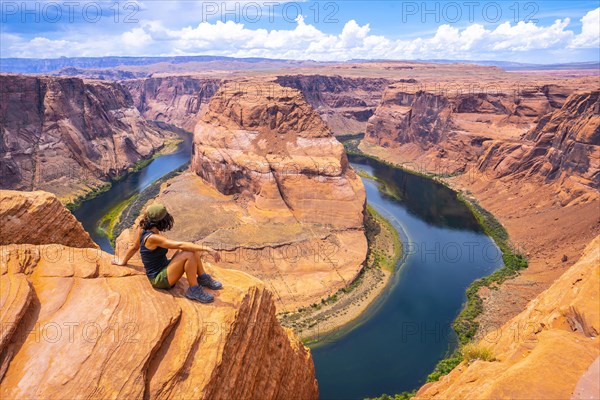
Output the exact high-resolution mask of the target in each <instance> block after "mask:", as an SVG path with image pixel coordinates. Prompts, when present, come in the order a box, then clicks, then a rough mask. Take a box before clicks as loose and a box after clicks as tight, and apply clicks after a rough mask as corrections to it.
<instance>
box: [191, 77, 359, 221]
mask: <svg viewBox="0 0 600 400" xmlns="http://www.w3.org/2000/svg"><path fill="white" fill-rule="evenodd" d="M192 169H193V170H194V171H195V172H196V173H197V174H198V175H199V176H201V177H202V178H203V179H204V180H206V181H207V182H209V183H210V184H211V185H212V186H214V187H215V188H217V189H218V190H219V191H220V192H221V193H224V194H245V193H249V194H251V195H252V196H254V200H255V204H256V208H257V210H258V211H261V210H264V211H265V212H269V213H272V212H276V213H279V214H281V215H282V216H291V217H293V219H295V220H297V221H298V222H307V223H319V224H323V225H331V226H333V227H335V228H346V229H348V228H354V229H361V228H362V222H363V210H364V206H365V191H364V187H363V185H362V182H361V180H360V178H359V177H358V176H357V175H356V174H355V173H354V171H353V170H352V168H351V167H350V165H349V163H348V159H347V157H346V154H345V152H344V148H343V146H342V145H341V144H340V143H339V142H338V141H337V140H336V139H335V138H334V137H333V135H332V134H331V133H330V131H329V130H328V129H327V127H326V126H325V124H324V123H323V120H321V118H320V117H319V115H318V114H317V113H316V112H315V111H314V110H313V109H312V108H311V107H310V105H308V104H307V103H306V102H305V101H304V99H303V98H302V95H301V93H300V92H298V91H296V90H294V89H287V88H283V87H277V86H273V88H272V91H271V92H270V93H263V94H262V97H259V96H257V95H252V96H245V94H244V92H236V91H228V90H226V89H224V90H221V91H219V92H218V93H217V94H216V95H215V97H214V98H213V100H212V101H211V102H210V105H209V112H208V113H207V114H206V115H205V116H204V117H203V118H202V119H201V120H200V121H199V123H198V125H197V126H196V130H195V134H194V149H193V154H192Z"/></svg>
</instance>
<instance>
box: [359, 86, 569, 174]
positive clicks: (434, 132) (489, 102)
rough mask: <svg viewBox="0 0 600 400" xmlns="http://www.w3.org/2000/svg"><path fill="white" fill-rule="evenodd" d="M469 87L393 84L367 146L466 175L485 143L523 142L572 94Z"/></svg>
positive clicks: (371, 125) (542, 89)
mask: <svg viewBox="0 0 600 400" xmlns="http://www.w3.org/2000/svg"><path fill="white" fill-rule="evenodd" d="M456 85H459V83H456ZM469 88H470V86H469V85H468V84H465V89H464V90H463V89H461V88H460V86H457V87H456V88H454V87H453V86H450V87H448V86H442V87H441V89H439V90H432V91H424V90H420V89H421V86H420V85H418V84H416V83H415V84H408V83H402V84H393V85H390V86H389V87H388V88H387V89H386V91H385V94H384V96H383V99H382V101H381V104H380V106H379V107H378V108H377V110H376V111H375V114H374V115H373V117H371V118H370V119H369V121H368V126H367V133H366V136H365V142H366V143H367V144H374V145H377V146H381V147H384V148H390V149H393V150H394V151H396V152H397V153H398V154H401V155H402V156H403V158H404V159H405V160H404V161H407V162H414V163H417V164H420V165H422V167H423V168H424V169H429V170H435V169H436V168H438V169H440V171H437V172H440V173H450V174H451V173H455V172H464V171H465V170H466V168H467V166H468V165H470V164H473V163H476V162H477V160H478V159H479V157H480V156H481V155H482V154H483V152H484V151H485V146H484V144H486V143H487V142H489V141H492V140H500V141H505V142H511V141H517V140H520V137H521V136H522V135H524V134H525V133H526V132H527V131H528V129H530V128H531V127H532V126H533V125H534V124H535V123H536V122H537V120H538V119H539V118H540V117H541V116H543V115H545V114H547V113H549V112H552V111H554V110H555V109H556V108H559V107H561V106H562V104H563V103H564V101H565V99H566V97H567V96H568V93H569V90H570V89H569V88H567V87H562V86H558V85H550V84H548V85H539V86H533V87H531V88H527V89H516V88H514V87H512V86H510V85H505V86H493V87H491V88H487V91H482V92H477V91H470V90H469ZM441 169H443V171H442V170H441ZM434 172H435V171H434Z"/></svg>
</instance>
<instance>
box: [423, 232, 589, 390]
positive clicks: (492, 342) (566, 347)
mask: <svg viewBox="0 0 600 400" xmlns="http://www.w3.org/2000/svg"><path fill="white" fill-rule="evenodd" d="M599 248H600V236H598V237H596V238H595V239H594V240H593V241H592V242H591V243H589V245H588V246H587V248H586V249H585V251H584V252H583V255H582V257H581V258H580V259H579V261H577V262H576V263H575V264H574V265H572V266H571V267H570V268H569V269H568V270H567V271H566V272H565V273H564V274H563V275H562V276H561V277H560V278H558V279H557V280H556V282H554V283H553V284H552V285H551V286H550V287H549V288H548V289H547V290H545V291H544V292H542V293H541V294H540V295H539V296H537V297H536V298H535V299H534V300H533V301H531V302H530V303H529V304H528V305H527V307H526V308H525V310H523V311H522V312H521V313H520V314H518V315H517V316H515V317H514V318H512V319H511V320H509V321H508V322H506V324H504V326H502V328H500V329H499V330H496V331H492V332H488V334H487V335H486V337H485V338H484V339H482V340H481V341H479V343H478V346H480V347H481V348H488V349H490V350H491V353H492V356H493V358H494V360H492V361H486V360H481V359H475V360H472V361H471V362H463V363H461V364H460V365H459V366H458V367H456V368H454V370H453V371H452V372H451V373H450V374H448V375H447V376H443V377H442V378H441V379H440V380H439V381H438V382H434V383H428V384H426V385H425V386H423V387H422V388H421V389H420V390H419V392H418V393H417V396H416V398H417V399H448V398H461V399H500V398H502V399H503V398H509V399H569V398H574V399H583V398H590V399H591V398H595V397H596V396H597V395H598V393H600V392H599V391H600V384H599V383H598V380H597V372H594V369H593V367H592V368H590V367H591V366H592V364H593V363H594V361H595V360H597V358H598V356H599V355H600V349H599V348H598V334H599V333H600V313H599V311H600V309H599V307H598V302H599V301H600V288H599V286H598V279H599V278H600V253H599V252H598V249H599ZM588 368H590V372H589V373H588V375H590V377H591V379H590V380H589V382H584V383H583V385H580V386H579V387H577V390H576V386H577V384H578V382H579V381H580V379H581V377H582V376H585V375H586V372H587V371H588ZM594 375H595V377H594Z"/></svg>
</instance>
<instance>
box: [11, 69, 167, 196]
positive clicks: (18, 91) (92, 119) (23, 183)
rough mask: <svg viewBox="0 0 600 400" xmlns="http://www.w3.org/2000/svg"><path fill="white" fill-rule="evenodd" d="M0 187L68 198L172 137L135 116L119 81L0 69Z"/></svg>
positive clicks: (93, 187)
mask: <svg viewBox="0 0 600 400" xmlns="http://www.w3.org/2000/svg"><path fill="white" fill-rule="evenodd" d="M0 87H1V88H2V89H1V91H0V99H1V100H0V121H1V123H0V134H1V140H0V163H1V165H0V169H1V176H2V184H1V185H2V186H1V187H2V188H3V189H17V190H46V191H50V192H52V193H54V194H56V195H57V196H58V197H59V198H60V199H61V201H63V202H70V201H73V200H74V199H75V198H77V197H79V196H83V195H85V194H87V193H89V192H90V191H93V190H98V189H99V188H101V187H102V186H105V185H106V184H107V183H108V182H109V181H110V180H111V179H117V178H119V177H121V176H123V175H124V174H125V173H126V172H127V170H128V169H129V168H130V167H132V166H134V164H135V163H136V162H138V161H140V160H143V159H147V158H149V157H151V156H152V155H153V154H154V153H155V152H156V151H157V150H159V149H160V148H161V147H162V146H163V145H164V144H165V140H166V139H167V138H171V137H174V135H173V134H170V133H169V132H167V131H163V130H161V129H160V128H157V127H155V126H153V125H151V124H149V123H147V122H146V121H145V120H144V118H142V117H141V115H140V113H139V112H138V111H137V109H136V108H135V107H133V100H132V97H131V95H130V93H129V92H128V91H127V89H125V88H124V87H123V86H121V85H120V84H118V83H112V82H98V81H84V80H81V79H79V78H59V77H31V76H27V77H26V76H16V75H0Z"/></svg>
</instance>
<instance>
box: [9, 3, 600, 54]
mask: <svg viewBox="0 0 600 400" xmlns="http://www.w3.org/2000/svg"><path fill="white" fill-rule="evenodd" d="M0 18H1V19H0V57H3V58H7V57H26V58H57V57H97V56H178V55H219V56H231V57H265V58H280V59H294V60H318V61H345V60H351V59H396V60H419V59H420V60H427V59H451V60H503V61H515V62H525V63H541V64H549V63H557V62H577V61H600V0H595V1H568V0H566V1H513V0H511V1H470V0H467V1H401V0H387V1H379V0H375V1H345V0H344V1H285V0H283V1H276V0H266V1H249V0H248V1H247V0H240V1H187V0H186V1H180V0H169V1H164V0H144V1H141V0H126V1H119V0H110V1H85V0H64V1H61V0H58V1H25V0H18V1H11V0H0Z"/></svg>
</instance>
